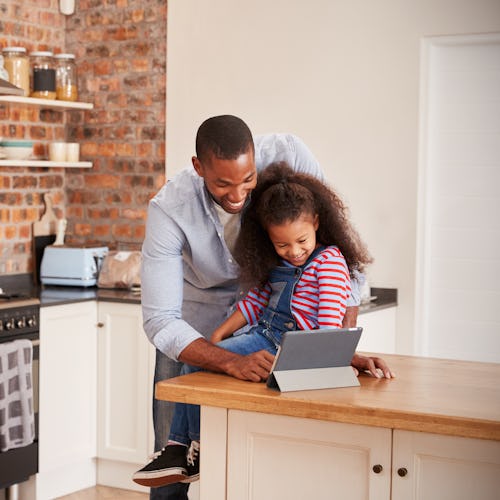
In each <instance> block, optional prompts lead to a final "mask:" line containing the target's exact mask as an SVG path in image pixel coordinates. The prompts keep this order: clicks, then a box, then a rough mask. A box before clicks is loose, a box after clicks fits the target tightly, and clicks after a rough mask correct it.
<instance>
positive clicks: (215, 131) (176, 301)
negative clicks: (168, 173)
mask: <svg viewBox="0 0 500 500" xmlns="http://www.w3.org/2000/svg"><path fill="white" fill-rule="evenodd" d="M196 155H197V156H195V157H193V158H192V164H193V167H194V170H193V169H186V170H184V171H182V172H181V173H179V174H178V175H177V176H175V177H174V178H173V179H172V180H171V181H169V182H168V183H167V184H166V185H165V186H164V187H163V188H162V189H161V190H160V192H159V193H158V194H157V195H156V196H155V197H154V198H153V199H152V200H151V202H150V205H149V211H148V220H147V226H146V238H145V241H144V245H143V267H142V308H143V316H144V329H145V331H146V334H147V335H148V338H149V339H150V341H151V342H152V343H153V344H154V346H155V347H156V349H157V357H156V368H155V380H154V381H155V383H156V382H157V381H159V380H164V379H167V378H171V377H174V376H177V375H178V374H179V371H180V366H181V365H180V363H178V361H181V362H182V363H187V364H190V365H194V366H199V367H202V368H205V369H207V370H210V371H214V372H221V373H226V374H228V375H231V376H233V377H236V378H239V379H242V380H249V381H253V382H261V381H263V380H265V379H266V378H267V376H268V375H269V371H270V369H271V366H272V363H273V358H274V357H273V356H272V355H271V354H270V353H268V352H267V351H260V352H257V353H253V354H250V355H248V356H241V355H238V354H235V353H231V352H229V351H225V350H224V349H221V348H220V347H217V346H215V345H213V344H211V343H210V342H209V341H208V340H207V339H208V338H210V335H211V333H212V332H213V330H214V329H215V328H216V327H217V326H218V325H219V324H220V323H221V322H222V321H223V320H224V319H225V318H226V317H227V315H228V314H230V313H231V312H232V310H233V307H234V305H235V303H236V302H237V300H238V299H239V298H240V297H241V296H242V294H243V291H241V290H239V287H238V265H237V264H236V262H234V260H233V256H232V253H231V250H232V248H233V245H234V242H235V240H236V237H237V235H238V230H239V223H240V216H241V213H242V211H243V209H244V207H245V205H246V202H247V200H248V198H249V196H250V193H251V192H252V189H253V188H254V187H255V185H256V182H257V173H258V171H259V170H261V169H263V168H265V167H266V166H267V165H269V164H270V163H272V162H276V161H285V162H287V163H288V164H289V165H290V166H291V167H292V168H293V169H294V170H296V171H301V172H305V173H309V174H312V175H315V176H316V177H318V178H320V179H323V175H322V173H321V170H320V167H319V164H318V162H317V160H316V159H315V158H314V156H313V155H312V153H311V152H310V151H309V149H308V148H307V147H306V146H305V145H304V144H303V142H302V141H300V140H299V139H298V138H297V137H294V136H292V135H286V134H272V135H266V136H259V137H256V138H255V143H254V140H253V138H252V134H251V132H250V129H249V128H248V126H247V125H246V124H245V123H244V122H243V121H242V120H241V119H239V118H237V117H235V116H231V115H223V116H216V117H212V118H209V119H208V120H206V121H205V122H203V123H202V125H201V126H200V128H199V129H198V133H197V136H196ZM353 288H355V289H356V292H353V294H352V296H351V302H350V303H349V304H348V305H349V306H350V307H348V309H347V312H346V317H345V319H344V326H354V325H355V324H356V318H357V306H358V305H359V290H357V287H355V286H354V287H353ZM352 365H353V367H354V368H355V369H357V370H369V371H370V372H371V373H372V374H373V375H374V376H377V377H379V376H380V374H379V372H378V370H377V368H378V369H380V370H382V373H383V376H385V377H387V378H391V376H392V374H391V371H390V370H389V368H388V367H387V365H386V364H385V362H384V361H383V360H382V359H380V358H367V357H364V356H359V355H355V357H354V358H353V360H352ZM172 408H173V405H172V404H170V403H166V402H163V401H157V400H154V401H153V419H154V426H155V449H156V450H160V449H161V448H162V447H163V446H165V444H166V442H167V437H168V429H169V426H170V420H171V413H172ZM156 460H157V461H158V463H159V464H160V465H161V456H160V457H159V458H157V459H156ZM188 486H189V485H188V484H185V483H176V484H172V485H170V486H166V487H163V488H152V490H151V499H163V500H165V499H181V500H182V499H187V488H188Z"/></svg>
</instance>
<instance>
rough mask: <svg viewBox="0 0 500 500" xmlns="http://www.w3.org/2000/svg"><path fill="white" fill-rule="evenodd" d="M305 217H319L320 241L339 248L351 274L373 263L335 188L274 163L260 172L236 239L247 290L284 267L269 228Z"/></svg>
mask: <svg viewBox="0 0 500 500" xmlns="http://www.w3.org/2000/svg"><path fill="white" fill-rule="evenodd" d="M303 214H310V215H312V216H314V215H316V214H317V215H318V218H319V227H318V230H317V231H316V239H317V242H318V243H320V244H322V245H325V246H328V245H336V246H338V247H339V249H340V251H341V252H342V255H343V256H344V258H345V260H346V262H347V265H348V267H349V270H350V272H351V274H352V272H353V271H354V270H357V271H363V269H364V267H365V265H366V264H368V263H370V262H371V261H372V258H371V257H370V254H369V253H368V250H367V249H366V247H365V245H364V243H363V242H362V241H361V239H360V237H359V235H358V233H357V231H356V230H355V229H354V228H353V227H352V226H351V224H350V222H349V220H348V218H347V208H346V207H345V205H344V204H343V202H342V200H341V199H340V198H339V197H338V196H337V194H336V193H335V192H334V191H333V190H332V189H331V188H329V187H328V186H327V185H326V184H324V183H323V182H321V181H320V180H318V179H316V178H315V177H312V176H311V175H308V174H304V173H298V172H295V171H294V170H292V169H291V168H290V167H289V166H288V165H287V164H286V163H285V162H277V163H272V164H271V165H269V166H268V167H267V168H265V169H264V170H263V171H262V172H259V177H258V183H257V186H256V188H255V189H254V190H253V191H252V195H251V200H250V203H249V205H248V207H247V208H246V210H245V213H244V214H243V218H242V224H241V231H240V234H239V236H238V239H237V241H236V247H235V257H236V259H237V261H238V263H239V265H240V267H241V280H242V282H243V284H244V285H245V286H246V287H248V288H250V287H252V286H260V287H262V286H264V284H265V283H266V282H267V280H268V277H269V273H270V271H271V269H272V268H274V267H276V266H277V265H279V263H280V257H279V256H278V254H277V253H276V251H275V249H274V246H273V244H272V242H271V240H270V239H269V236H268V234H267V231H266V229H267V227H268V226H269V225H280V224H283V223H285V222H293V221H295V220H297V219H298V218H299V217H300V216H301V215H303Z"/></svg>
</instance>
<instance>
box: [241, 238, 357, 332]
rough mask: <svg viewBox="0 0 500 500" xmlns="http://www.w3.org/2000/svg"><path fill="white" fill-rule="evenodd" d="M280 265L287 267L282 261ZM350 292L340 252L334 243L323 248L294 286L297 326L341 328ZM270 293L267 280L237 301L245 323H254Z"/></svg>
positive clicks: (301, 327) (293, 308) (302, 328)
mask: <svg viewBox="0 0 500 500" xmlns="http://www.w3.org/2000/svg"><path fill="white" fill-rule="evenodd" d="M283 265H286V266H291V264H289V263H288V262H286V261H283ZM291 267H292V266H291ZM350 294H351V280H350V277H349V269H348V267H347V264H346V261H345V259H344V257H343V255H342V253H341V252H340V250H339V249H338V247H336V246H329V247H326V248H325V249H324V250H323V251H322V252H320V253H319V254H318V255H317V256H316V257H315V258H314V259H313V260H312V261H311V262H309V264H308V265H307V267H305V268H304V270H303V272H302V276H301V277H300V279H299V281H298V283H297V284H296V285H295V290H294V294H293V296H292V303H291V310H292V314H293V317H294V319H295V321H296V322H297V327H298V329H300V330H312V329H316V328H341V327H342V320H343V318H344V315H345V310H346V304H347V299H348V297H349V295H350ZM270 296H271V286H270V285H269V283H267V284H266V285H265V287H264V288H263V289H260V288H257V287H255V288H252V289H251V290H250V291H249V292H248V293H247V295H246V297H245V298H244V299H243V300H241V301H240V302H238V309H239V310H240V311H241V313H242V314H243V316H245V319H246V320H247V322H248V324H250V325H253V324H255V323H257V322H258V320H259V318H260V316H261V314H262V312H263V310H264V309H265V308H266V307H267V304H268V302H269V298H270Z"/></svg>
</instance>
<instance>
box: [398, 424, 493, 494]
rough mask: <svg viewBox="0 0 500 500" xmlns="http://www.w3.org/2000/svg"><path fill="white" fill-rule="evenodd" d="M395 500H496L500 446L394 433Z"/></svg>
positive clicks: (462, 439) (425, 435)
mask: <svg viewBox="0 0 500 500" xmlns="http://www.w3.org/2000/svg"><path fill="white" fill-rule="evenodd" d="M393 443H394V444H393V447H394V456H393V472H392V474H393V477H392V491H393V497H392V498H393V499H394V500H470V499H473V498H474V499H476V498H477V499H480V500H496V499H498V495H499V491H500V443H499V442H498V441H486V440H484V439H467V438H461V437H452V436H440V435H436V434H428V433H425V432H408V431H394V438H393Z"/></svg>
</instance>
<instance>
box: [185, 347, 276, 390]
mask: <svg viewBox="0 0 500 500" xmlns="http://www.w3.org/2000/svg"><path fill="white" fill-rule="evenodd" d="M179 360H180V361H182V362H183V363H187V364H188V365H193V366H199V367H200V368H204V369H205V370H208V371H212V372H218V373H227V374H228V375H231V376H233V377H236V378H239V379H240V380H249V381H251V382H261V381H263V380H266V379H267V377H268V376H269V373H270V371H271V368H272V366H273V362H274V356H273V355H272V354H271V353H270V352H268V351H265V350H263V351H259V352H254V353H252V354H248V355H246V356H242V355H241V354H236V353H234V352H231V351H227V350H226V349H222V348H221V347H218V346H216V345H213V344H212V343H210V342H208V341H207V340H205V339H203V338H200V339H197V340H195V341H193V342H191V344H189V345H188V346H187V347H186V348H185V349H184V350H183V351H182V352H181V353H180V355H179Z"/></svg>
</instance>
